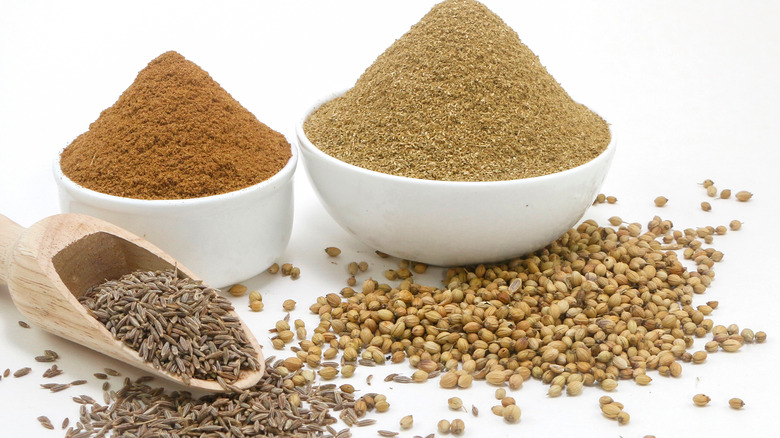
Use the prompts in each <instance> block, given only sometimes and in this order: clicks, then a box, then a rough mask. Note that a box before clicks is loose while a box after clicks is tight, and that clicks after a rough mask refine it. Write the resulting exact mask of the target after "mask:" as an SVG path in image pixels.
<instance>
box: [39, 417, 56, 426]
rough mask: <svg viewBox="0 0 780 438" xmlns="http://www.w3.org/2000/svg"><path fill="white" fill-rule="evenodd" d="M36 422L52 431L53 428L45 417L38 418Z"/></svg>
mask: <svg viewBox="0 0 780 438" xmlns="http://www.w3.org/2000/svg"><path fill="white" fill-rule="evenodd" d="M38 422H39V423H41V426H43V427H45V428H46V429H49V430H54V426H53V425H52V424H51V421H50V420H49V418H48V417H46V416H45V415H41V416H40V417H38Z"/></svg>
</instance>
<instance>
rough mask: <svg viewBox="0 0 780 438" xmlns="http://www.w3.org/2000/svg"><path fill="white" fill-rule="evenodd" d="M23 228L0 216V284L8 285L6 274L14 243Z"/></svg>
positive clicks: (9, 266)
mask: <svg viewBox="0 0 780 438" xmlns="http://www.w3.org/2000/svg"><path fill="white" fill-rule="evenodd" d="M24 230H25V228H24V227H23V226H21V225H19V224H17V223H16V222H14V221H12V220H11V219H8V218H7V217H5V216H3V215H2V214H0V284H7V283H8V272H9V271H10V269H11V260H12V259H13V258H12V254H13V251H14V248H16V242H17V241H18V240H19V238H20V237H22V234H23V233H24Z"/></svg>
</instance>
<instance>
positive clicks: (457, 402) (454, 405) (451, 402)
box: [447, 397, 463, 411]
mask: <svg viewBox="0 0 780 438" xmlns="http://www.w3.org/2000/svg"><path fill="white" fill-rule="evenodd" d="M447 406H449V408H450V409H451V410H453V411H459V410H461V409H462V408H463V400H461V399H460V397H450V398H449V399H447Z"/></svg>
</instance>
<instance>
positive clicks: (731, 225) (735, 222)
mask: <svg viewBox="0 0 780 438" xmlns="http://www.w3.org/2000/svg"><path fill="white" fill-rule="evenodd" d="M729 228H731V231H737V230H739V229H740V228H742V222H740V221H738V220H733V221H731V222H729Z"/></svg>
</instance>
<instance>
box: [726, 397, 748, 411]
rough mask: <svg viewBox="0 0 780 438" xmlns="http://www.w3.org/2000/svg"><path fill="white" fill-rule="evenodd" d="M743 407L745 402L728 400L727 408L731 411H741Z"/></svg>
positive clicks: (733, 399)
mask: <svg viewBox="0 0 780 438" xmlns="http://www.w3.org/2000/svg"><path fill="white" fill-rule="evenodd" d="M743 406H745V402H743V401H742V399H741V398H736V397H734V398H730V399H729V407H731V409H742V407H743Z"/></svg>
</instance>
